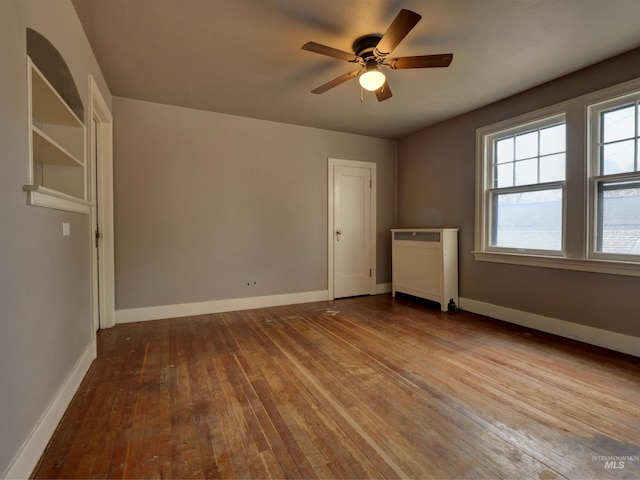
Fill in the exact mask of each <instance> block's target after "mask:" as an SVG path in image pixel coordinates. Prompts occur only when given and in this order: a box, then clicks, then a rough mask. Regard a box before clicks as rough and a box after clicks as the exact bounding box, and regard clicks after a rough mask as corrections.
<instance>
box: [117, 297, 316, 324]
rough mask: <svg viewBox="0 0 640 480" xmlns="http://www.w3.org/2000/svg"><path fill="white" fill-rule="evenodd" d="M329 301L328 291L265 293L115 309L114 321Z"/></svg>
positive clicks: (155, 318)
mask: <svg viewBox="0 0 640 480" xmlns="http://www.w3.org/2000/svg"><path fill="white" fill-rule="evenodd" d="M326 300H329V292H328V291H327V290H318V291H315V292H302V293H287V294H283V295H265V296H261V297H246V298H231V299H227V300H212V301H209V302H197V303H182V304H178V305H161V306H157V307H141V308H128V309H123V310H116V323H132V322H144V321H147V320H160V319H163V318H176V317H190V316H193V315H207V314H211V313H224V312H235V311H238V310H252V309H255V308H266V307H279V306H282V305H296V304H299V303H311V302H322V301H326Z"/></svg>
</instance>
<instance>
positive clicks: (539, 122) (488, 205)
mask: <svg viewBox="0 0 640 480" xmlns="http://www.w3.org/2000/svg"><path fill="white" fill-rule="evenodd" d="M562 123H564V124H566V112H565V111H564V110H563V109H560V110H558V111H555V110H554V111H536V112H532V113H530V114H526V115H522V116H520V117H517V118H516V119H510V120H507V121H505V122H501V123H499V124H494V125H490V126H488V127H485V128H481V129H478V130H477V133H476V135H477V138H476V142H477V144H478V145H479V146H480V148H477V151H478V157H479V158H478V159H477V167H478V168H477V170H479V171H480V175H476V180H477V184H476V190H477V192H476V195H477V198H478V199H479V202H478V203H480V205H479V208H477V209H476V251H481V252H485V253H500V254H512V255H534V256H547V257H564V256H565V255H566V254H565V245H566V235H565V231H566V223H567V222H566V211H567V208H566V201H567V195H566V162H567V159H566V150H567V149H566V143H565V150H564V154H565V179H564V180H557V181H552V182H542V183H532V184H526V185H512V186H509V187H496V186H494V172H493V168H494V166H495V164H494V162H493V157H494V145H495V144H496V142H498V141H499V140H501V139H504V138H507V137H515V136H517V135H522V134H525V133H528V132H532V131H540V130H542V129H544V128H548V127H552V126H555V125H559V124H562ZM565 135H566V134H565ZM538 153H539V152H538ZM537 158H538V160H539V159H540V155H538V157H537ZM514 161H515V160H514ZM478 177H480V178H478ZM551 189H554V190H555V189H560V190H561V191H562V225H561V240H560V244H561V245H560V249H559V250H543V249H532V248H524V247H522V248H518V247H516V248H511V247H500V246H494V245H492V244H491V243H492V242H491V236H492V233H493V198H494V197H495V196H496V195H499V194H511V193H528V192H534V191H541V190H551ZM478 217H480V218H478ZM479 236H480V237H481V238H479ZM478 240H479V241H478Z"/></svg>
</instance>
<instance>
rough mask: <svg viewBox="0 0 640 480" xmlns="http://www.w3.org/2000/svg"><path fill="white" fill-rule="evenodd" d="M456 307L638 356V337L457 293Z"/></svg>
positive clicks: (639, 353) (639, 339) (639, 340)
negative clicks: (481, 300)
mask: <svg viewBox="0 0 640 480" xmlns="http://www.w3.org/2000/svg"><path fill="white" fill-rule="evenodd" d="M459 306H460V309H462V310H466V311H468V312H472V313H477V314H479V315H485V316H487V317H491V318H496V319H498V320H503V321H505V322H509V323H513V324H516V325H521V326H523V327H529V328H532V329H534V330H540V331H542V332H546V333H552V334H554V335H558V336H561V337H565V338H570V339H572V340H578V341H580V342H584V343H588V344H590V345H596V346H598V347H604V348H608V349H610V350H615V351H616V352H622V353H626V354H629V355H634V356H636V357H640V337H634V336H631V335H625V334H623V333H617V332H612V331H610V330H604V329H601V328H595V327H589V326H587V325H580V324H578V323H572V322H567V321H565V320H558V319H557V318H551V317H545V316H542V315H537V314H535V313H530V312H524V311H522V310H515V309H513V308H507V307H502V306H500V305H493V304H491V303H485V302H480V301H478V300H472V299H470V298H462V297H460V305H459Z"/></svg>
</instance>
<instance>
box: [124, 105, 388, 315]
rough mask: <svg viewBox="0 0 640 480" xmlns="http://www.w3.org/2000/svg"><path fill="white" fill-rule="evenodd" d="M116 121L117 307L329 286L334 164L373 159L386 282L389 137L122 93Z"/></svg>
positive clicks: (381, 271) (379, 266) (382, 270)
mask: <svg viewBox="0 0 640 480" xmlns="http://www.w3.org/2000/svg"><path fill="white" fill-rule="evenodd" d="M113 114H114V196H115V242H116V244H115V250H116V308H117V309H127V308H136V307H150V306H160V305H174V304H182V303H192V302H202V301H211V300H220V299H232V298H243V297H253V296H262V295H276V294H288V293H297V292H311V291H319V290H326V289H327V158H329V157H333V158H341V159H348V160H359V161H368V162H375V163H376V165H377V178H378V185H377V186H378V199H377V229H378V240H377V243H378V258H377V269H378V278H377V283H388V282H390V281H391V259H390V241H389V229H390V228H392V227H393V226H394V225H395V221H396V203H395V201H396V148H397V143H396V142H395V141H391V140H381V139H376V138H371V137H363V136H357V135H351V134H344V133H337V132H331V131H326V130H319V129H314V128H307V127H298V126H292V125H285V124H280V123H274V122H267V121H263V120H254V119H249V118H242V117H235V116H230V115H223V114H217V113H211V112H203V111H198V110H192V109H187V108H180V107H173V106H166V105H159V104H154V103H148V102H142V101H136V100H131V99H125V98H119V97H115V98H114V101H113ZM253 282H256V284H255V285H253ZM247 283H252V285H251V286H247Z"/></svg>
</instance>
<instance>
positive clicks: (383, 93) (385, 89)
mask: <svg viewBox="0 0 640 480" xmlns="http://www.w3.org/2000/svg"><path fill="white" fill-rule="evenodd" d="M376 97H378V101H379V102H383V101H385V100H387V99H388V98H391V97H392V94H391V89H390V88H389V82H384V85H382V86H381V87H380V88H379V89H378V90H376Z"/></svg>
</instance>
